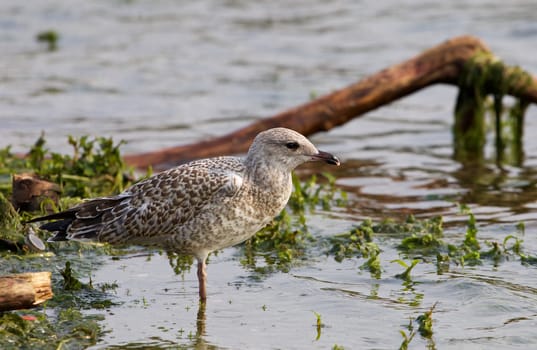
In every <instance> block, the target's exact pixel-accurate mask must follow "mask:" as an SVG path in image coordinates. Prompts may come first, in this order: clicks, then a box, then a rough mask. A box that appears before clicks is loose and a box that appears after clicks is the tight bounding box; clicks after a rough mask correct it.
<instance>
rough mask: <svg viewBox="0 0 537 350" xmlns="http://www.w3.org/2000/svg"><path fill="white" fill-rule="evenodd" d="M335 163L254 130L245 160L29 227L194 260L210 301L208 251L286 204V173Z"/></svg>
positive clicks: (294, 137) (293, 141) (175, 175)
mask: <svg viewBox="0 0 537 350" xmlns="http://www.w3.org/2000/svg"><path fill="white" fill-rule="evenodd" d="M319 160H320V161H325V162H326V163H329V164H334V165H339V160H338V159H337V158H336V157H334V156H333V155H331V154H330V153H326V152H322V151H319V150H317V148H315V146H314V145H313V144H312V143H311V142H310V141H309V140H308V139H306V138H305V137H304V136H303V135H301V134H299V133H298V132H296V131H293V130H290V129H285V128H274V129H270V130H267V131H264V132H261V133H259V134H258V135H257V136H256V138H255V139H254V141H253V143H252V145H251V146H250V149H249V150H248V154H247V155H246V157H245V158H238V157H216V158H209V159H202V160H197V161H193V162H190V163H187V164H184V165H180V166H178V167H175V168H172V169H169V170H167V171H164V172H161V173H158V174H156V175H153V176H152V177H150V178H148V179H146V180H143V181H141V182H139V183H136V184H134V185H132V186H131V187H129V188H128V189H126V190H125V191H124V192H122V193H120V194H118V195H116V196H110V197H100V198H94V199H90V200H87V201H85V202H83V203H81V204H78V205H77V206H75V207H73V208H71V209H68V210H66V211H63V212H60V213H56V214H52V215H48V216H43V217H40V218H36V219H33V220H31V221H30V222H36V221H43V220H56V219H57V220H56V221H53V222H49V223H46V224H44V225H42V226H41V228H42V229H45V230H48V231H52V232H55V235H54V236H53V237H52V238H50V239H49V241H65V240H93V241H98V242H108V243H110V244H119V245H127V244H134V245H143V246H156V247H161V248H164V249H167V250H170V251H174V252H177V253H181V254H189V255H193V256H194V257H195V258H196V260H197V262H198V273H197V275H198V283H199V297H200V299H201V300H202V301H205V300H206V299H207V291H206V287H205V283H206V279H207V273H206V271H205V260H206V259H207V256H208V255H209V253H210V252H212V251H215V250H218V249H222V248H226V247H230V246H232V245H235V244H238V243H240V242H243V241H245V240H246V239H248V238H250V237H251V236H253V235H254V234H255V233H256V232H257V231H259V230H260V229H261V228H263V227H264V226H265V225H267V224H268V223H269V222H270V221H271V220H272V219H273V218H274V217H275V216H276V215H278V214H279V213H280V212H281V211H282V209H283V208H284V207H285V205H286V204H287V201H288V200H289V196H290V195H291V191H292V182H291V171H292V170H293V169H295V168H296V167H297V166H298V165H300V164H302V163H305V162H308V161H319Z"/></svg>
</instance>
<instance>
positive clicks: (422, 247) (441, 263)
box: [325, 205, 537, 281]
mask: <svg viewBox="0 0 537 350" xmlns="http://www.w3.org/2000/svg"><path fill="white" fill-rule="evenodd" d="M461 213H462V214H464V215H467V216H468V220H467V223H466V231H465V233H464V239H463V240H462V242H460V243H459V244H455V243H448V242H446V241H445V240H444V238H443V237H444V229H443V220H442V218H441V217H434V218H431V219H422V220H417V219H416V218H415V217H413V216H409V217H408V218H407V219H406V220H405V221H404V222H402V223H397V222H395V221H393V220H384V221H382V222H381V223H379V224H374V223H372V221H371V220H364V221H363V222H362V223H361V224H360V225H359V226H357V227H354V228H352V229H351V230H349V231H348V232H346V233H343V234H338V235H335V236H332V237H330V238H329V239H328V241H329V246H330V248H329V249H328V250H326V251H325V252H326V254H328V255H330V256H333V257H334V259H335V260H336V261H338V262H341V261H343V260H344V259H351V258H367V260H366V262H365V263H364V264H363V265H362V266H361V267H360V269H367V270H369V271H370V272H372V273H376V274H377V275H375V274H374V275H375V276H377V278H379V274H380V271H381V265H380V259H379V256H380V255H381V254H380V253H381V250H380V248H379V246H378V244H377V243H376V241H378V240H379V239H380V238H378V237H379V235H382V236H385V235H386V234H388V235H390V236H392V235H393V236H397V237H402V238H400V239H401V240H400V243H399V244H398V245H397V249H398V250H399V252H400V254H401V255H403V256H404V257H405V258H407V259H410V263H407V262H405V260H403V259H392V260H391V262H396V263H398V264H399V265H401V266H402V267H404V268H405V271H404V272H403V273H400V274H397V275H396V277H398V278H401V279H403V280H406V281H409V280H410V272H411V271H412V269H413V268H414V267H415V266H416V265H417V264H418V263H419V262H420V261H424V262H428V261H430V260H436V268H437V273H438V274H442V273H445V272H448V271H449V269H450V266H451V265H452V264H456V265H458V266H464V265H478V264H482V263H483V262H484V261H492V262H493V263H494V264H495V265H497V264H498V263H499V262H501V261H503V260H508V259H511V258H516V257H519V258H520V260H521V262H522V263H526V264H529V263H530V261H531V262H532V264H533V261H534V260H533V259H532V258H531V257H529V256H527V255H525V254H524V253H523V249H522V242H523V241H522V239H521V238H519V235H520V234H521V233H523V230H524V225H523V224H518V225H517V230H518V234H509V235H507V236H506V237H505V238H503V241H499V242H498V241H487V240H480V239H479V237H478V228H477V222H476V219H475V216H474V214H473V213H472V212H471V211H470V209H469V208H468V207H466V206H464V205H462V206H461ZM535 262H536V264H537V258H536V259H535Z"/></svg>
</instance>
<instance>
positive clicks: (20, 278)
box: [0, 271, 53, 311]
mask: <svg viewBox="0 0 537 350" xmlns="http://www.w3.org/2000/svg"><path fill="white" fill-rule="evenodd" d="M50 275H51V274H50V272H47V271H45V272H30V273H21V274H16V275H7V276H0V311H7V310H18V309H29V308H33V307H36V306H38V305H39V304H42V303H44V302H45V301H47V300H48V299H50V298H52V295H53V294H52V288H51V282H50Z"/></svg>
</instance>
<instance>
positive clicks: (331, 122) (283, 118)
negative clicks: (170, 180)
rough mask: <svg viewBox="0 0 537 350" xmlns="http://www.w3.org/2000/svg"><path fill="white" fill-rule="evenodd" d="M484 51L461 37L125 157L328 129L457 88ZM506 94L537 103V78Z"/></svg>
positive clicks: (212, 152) (220, 147)
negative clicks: (242, 121) (185, 140)
mask: <svg viewBox="0 0 537 350" xmlns="http://www.w3.org/2000/svg"><path fill="white" fill-rule="evenodd" d="M479 52H484V53H490V50H489V48H488V47H487V46H486V45H485V44H484V43H483V42H482V41H481V40H479V39H477V38H474V37H471V36H462V37H457V38H454V39H451V40H448V41H446V42H444V43H442V44H440V45H438V46H436V47H433V48H431V49H429V50H427V51H425V52H423V53H421V54H419V55H418V56H416V57H413V58H411V59H409V60H407V61H405V62H403V63H400V64H397V65H394V66H391V67H389V68H386V69H384V70H382V71H380V72H378V73H375V74H373V75H371V76H369V77H367V78H365V79H363V80H361V81H359V82H357V83H355V84H352V85H350V86H347V87H345V88H343V89H341V90H338V91H335V92H333V93H331V94H328V95H325V96H322V97H319V98H317V99H315V100H313V101H311V102H309V103H306V104H303V105H301V106H298V107H295V108H292V109H289V110H287V111H285V112H283V113H280V114H277V115H275V116H272V117H269V118H264V119H261V120H259V121H256V122H254V123H252V124H250V125H248V126H246V127H244V128H242V129H239V130H237V131H234V132H232V133H230V134H227V135H224V136H220V137H217V138H214V139H211V140H206V141H201V142H199V143H194V144H188V145H181V146H177V147H171V148H166V149H162V150H158V151H154V152H147V153H141V154H132V155H126V156H125V157H124V159H125V162H126V163H127V164H129V165H131V166H134V167H138V168H146V167H148V166H153V167H156V168H162V167H166V166H171V165H176V164H179V163H184V162H187V161H189V160H193V159H198V158H204V157H211V156H216V155H226V154H239V153H244V152H245V151H246V150H247V149H248V147H249V145H250V143H251V141H252V139H253V138H254V137H255V135H256V134H257V133H259V132H260V131H263V130H266V129H268V128H272V127H276V126H283V127H288V128H291V129H294V130H296V131H298V132H300V133H302V134H304V135H311V134H313V133H315V132H318V131H326V130H329V129H331V128H333V127H335V126H338V125H342V124H344V123H346V122H348V121H349V120H351V119H353V118H355V117H358V116H360V115H362V114H364V113H366V112H369V111H371V110H373V109H375V108H378V107H380V106H383V105H386V104H388V103H390V102H393V101H395V100H397V99H399V98H401V97H403V96H406V95H409V94H411V93H413V92H415V91H417V90H420V89H422V88H424V87H427V86H430V85H433V84H438V83H443V84H452V85H457V84H458V79H459V77H460V75H461V73H462V71H463V68H464V66H465V64H466V63H467V62H468V61H469V60H470V59H471V58H472V57H474V55H475V54H477V53H479ZM513 69H515V68H513ZM506 74H508V72H506ZM507 94H509V95H512V96H515V97H518V98H522V99H524V100H525V101H527V102H530V103H537V78H535V77H531V78H530V81H529V82H528V83H527V84H525V85H524V86H521V85H520V84H519V83H518V82H517V83H514V84H512V86H509V87H508V89H507Z"/></svg>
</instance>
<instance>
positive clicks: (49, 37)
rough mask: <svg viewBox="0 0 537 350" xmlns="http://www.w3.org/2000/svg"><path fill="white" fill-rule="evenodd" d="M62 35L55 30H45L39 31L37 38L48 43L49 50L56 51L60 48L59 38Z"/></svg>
mask: <svg viewBox="0 0 537 350" xmlns="http://www.w3.org/2000/svg"><path fill="white" fill-rule="evenodd" d="M59 38H60V35H59V34H58V32H56V31H54V30H45V31H42V32H39V33H37V35H36V36H35V39H36V40H37V41H39V42H41V43H45V44H46V45H47V49H48V50H49V51H55V50H56V49H57V48H58V40H59Z"/></svg>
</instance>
